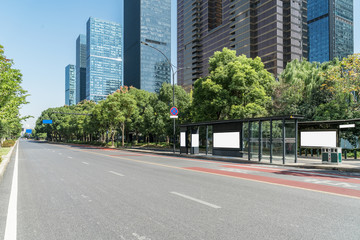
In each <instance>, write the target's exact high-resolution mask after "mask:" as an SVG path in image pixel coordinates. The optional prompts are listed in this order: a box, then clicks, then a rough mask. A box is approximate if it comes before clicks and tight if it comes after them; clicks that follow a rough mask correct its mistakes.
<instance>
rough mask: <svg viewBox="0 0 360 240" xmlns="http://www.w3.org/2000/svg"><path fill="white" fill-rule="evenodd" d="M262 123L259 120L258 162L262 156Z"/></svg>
mask: <svg viewBox="0 0 360 240" xmlns="http://www.w3.org/2000/svg"><path fill="white" fill-rule="evenodd" d="M261 125H262V123H261V121H259V162H261V158H262V127H261Z"/></svg>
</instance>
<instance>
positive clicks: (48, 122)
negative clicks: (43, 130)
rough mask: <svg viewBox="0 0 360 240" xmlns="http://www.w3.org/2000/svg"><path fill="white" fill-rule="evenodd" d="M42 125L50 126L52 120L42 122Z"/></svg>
mask: <svg viewBox="0 0 360 240" xmlns="http://www.w3.org/2000/svg"><path fill="white" fill-rule="evenodd" d="M43 124H52V120H43Z"/></svg>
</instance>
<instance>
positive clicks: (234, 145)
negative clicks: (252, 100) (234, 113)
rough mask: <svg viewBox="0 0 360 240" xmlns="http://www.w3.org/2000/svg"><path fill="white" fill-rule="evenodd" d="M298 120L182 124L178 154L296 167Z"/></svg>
mask: <svg viewBox="0 0 360 240" xmlns="http://www.w3.org/2000/svg"><path fill="white" fill-rule="evenodd" d="M300 119H303V117H302V116H297V115H293V116H274V117H262V118H247V119H236V120H222V121H210V122H199V123H188V124H182V125H180V153H181V154H206V155H208V154H211V155H214V156H230V157H240V158H244V159H247V160H249V161H263V162H264V161H268V162H270V163H273V162H274V161H278V162H282V163H283V164H285V162H286V161H288V162H295V163H296V162H297V152H298V148H297V146H298V122H299V120H300Z"/></svg>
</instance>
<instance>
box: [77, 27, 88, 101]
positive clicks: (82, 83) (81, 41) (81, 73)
mask: <svg viewBox="0 0 360 240" xmlns="http://www.w3.org/2000/svg"><path fill="white" fill-rule="evenodd" d="M84 99H86V36H85V35H84V34H80V35H79V37H78V38H77V39H76V103H78V102H81V101H82V100H84Z"/></svg>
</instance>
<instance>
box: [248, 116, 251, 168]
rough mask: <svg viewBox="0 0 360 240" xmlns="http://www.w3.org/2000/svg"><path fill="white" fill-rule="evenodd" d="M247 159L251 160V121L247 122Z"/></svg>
mask: <svg viewBox="0 0 360 240" xmlns="http://www.w3.org/2000/svg"><path fill="white" fill-rule="evenodd" d="M248 126H249V129H248V134H249V135H248V160H249V161H250V160H251V122H248Z"/></svg>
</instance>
